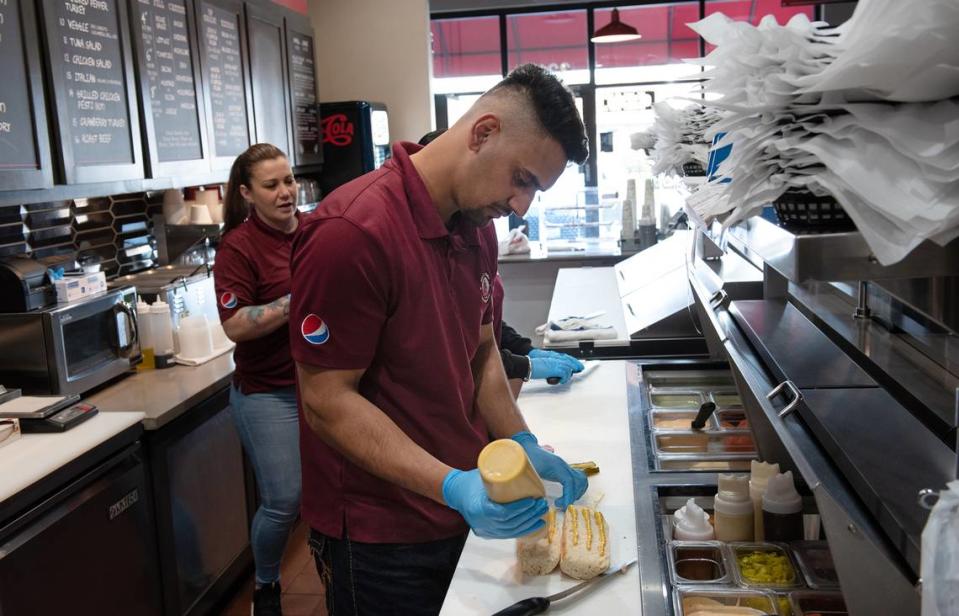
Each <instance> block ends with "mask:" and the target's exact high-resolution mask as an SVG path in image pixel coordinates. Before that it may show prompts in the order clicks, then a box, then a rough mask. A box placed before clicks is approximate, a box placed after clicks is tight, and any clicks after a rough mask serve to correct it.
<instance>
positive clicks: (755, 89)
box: [689, 0, 959, 264]
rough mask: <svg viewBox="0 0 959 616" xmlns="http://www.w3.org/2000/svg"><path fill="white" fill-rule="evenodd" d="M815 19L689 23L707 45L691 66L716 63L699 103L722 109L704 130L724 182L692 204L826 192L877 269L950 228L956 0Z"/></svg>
mask: <svg viewBox="0 0 959 616" xmlns="http://www.w3.org/2000/svg"><path fill="white" fill-rule="evenodd" d="M907 16H908V17H907ZM822 26H823V24H820V23H811V22H809V21H808V20H807V19H806V18H805V17H803V16H797V17H794V18H793V19H792V20H790V22H789V23H788V24H787V25H786V26H779V25H778V24H776V23H775V20H773V19H772V18H771V17H766V18H764V19H763V20H762V22H761V23H760V25H759V26H758V27H753V26H751V25H749V24H747V23H742V22H733V21H731V20H728V19H726V18H725V17H723V16H721V15H718V14H717V15H712V16H710V17H709V18H707V19H705V20H702V21H700V22H698V23H696V24H693V25H692V27H693V29H694V30H696V31H697V32H699V33H700V34H701V35H702V36H703V37H704V38H706V40H707V41H709V42H710V43H712V44H714V45H717V48H716V49H715V50H714V51H713V52H712V53H710V54H709V55H708V56H707V57H706V58H704V59H702V60H700V61H699V62H701V63H703V64H707V65H714V66H715V68H713V69H712V70H711V71H709V72H708V73H707V76H708V77H710V81H709V82H707V85H706V89H707V91H708V92H711V93H714V94H716V95H719V98H718V99H717V100H712V101H706V103H705V104H707V105H711V106H715V107H716V108H718V109H721V110H722V111H723V118H722V120H721V121H720V122H718V123H717V124H715V125H714V126H713V127H712V128H711V130H710V131H709V133H708V134H707V136H710V134H715V133H718V132H724V133H725V136H724V137H723V139H721V140H720V141H719V142H718V143H717V144H716V147H721V146H723V145H728V144H732V145H733V148H732V153H731V154H730V156H729V157H728V158H727V159H726V160H725V161H723V163H722V164H721V167H720V171H721V174H722V175H725V176H728V177H732V178H733V181H732V182H731V183H729V184H718V183H710V184H708V185H707V186H706V187H704V188H703V190H700V191H699V192H698V193H697V194H695V195H694V196H693V197H691V198H690V200H689V203H690V205H691V207H693V209H694V210H695V211H696V213H697V214H698V215H700V216H702V217H703V218H704V219H708V218H711V217H714V216H721V215H728V218H726V219H725V222H726V224H732V223H734V222H736V221H738V220H741V219H743V218H745V217H748V216H751V215H753V214H754V213H756V211H757V210H759V209H760V208H762V207H763V206H765V205H767V204H769V203H771V202H773V201H775V200H776V199H778V198H779V197H780V196H782V194H783V193H784V192H786V191H787V190H793V189H797V190H803V191H809V192H811V193H813V194H814V195H819V196H822V195H832V196H833V197H834V198H835V199H836V200H837V201H838V202H839V203H840V204H841V205H842V206H843V209H844V210H845V211H846V213H847V214H848V215H849V217H850V218H852V220H853V221H854V222H855V223H856V226H857V227H858V229H859V230H860V231H861V232H862V234H863V237H864V238H865V240H866V241H867V243H869V245H870V248H871V249H872V251H873V253H874V254H875V255H876V257H877V258H878V259H879V261H880V262H882V263H884V264H890V263H894V262H896V261H898V260H900V259H902V258H903V257H904V256H905V255H907V254H908V253H909V252H910V251H911V250H912V249H913V248H915V247H916V246H917V245H918V244H919V243H921V242H922V241H923V240H925V239H930V240H933V241H935V242H937V243H940V244H945V243H947V242H948V241H950V240H952V239H953V238H955V237H957V236H959V100H957V99H956V98H954V97H956V96H957V95H959V45H956V44H955V43H954V42H953V38H954V34H955V33H956V32H959V2H956V1H955V0H895V1H894V0H861V1H860V2H859V4H858V5H857V8H856V11H855V14H854V15H853V17H852V18H851V19H850V20H849V22H847V23H846V24H843V25H842V26H840V27H839V28H835V29H826V28H823V27H822ZM902 84H909V87H908V88H907V87H904V86H903V85H902ZM950 97H952V98H950Z"/></svg>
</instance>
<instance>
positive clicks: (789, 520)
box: [763, 471, 803, 541]
mask: <svg viewBox="0 0 959 616" xmlns="http://www.w3.org/2000/svg"><path fill="white" fill-rule="evenodd" d="M763 530H764V533H765V535H766V541H799V540H800V539H802V538H803V527H802V497H800V496H799V492H797V491H796V486H795V485H793V473H792V471H786V472H785V473H782V474H779V475H774V476H773V477H771V478H770V479H769V483H768V485H767V486H766V493H765V494H763Z"/></svg>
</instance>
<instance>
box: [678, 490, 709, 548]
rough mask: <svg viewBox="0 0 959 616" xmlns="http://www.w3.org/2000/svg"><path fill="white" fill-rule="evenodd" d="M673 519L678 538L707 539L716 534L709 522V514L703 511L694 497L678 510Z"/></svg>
mask: <svg viewBox="0 0 959 616" xmlns="http://www.w3.org/2000/svg"><path fill="white" fill-rule="evenodd" d="M673 520H674V521H675V523H676V530H675V535H676V538H677V539H681V540H688V541H706V540H708V539H713V538H714V537H715V536H716V534H715V533H714V532H713V526H712V524H710V523H709V514H707V513H706V512H705V511H703V508H702V507H700V506H699V505H697V504H696V501H695V500H693V499H689V500H688V501H686V504H685V505H683V506H682V507H680V508H679V509H677V510H676V513H674V514H673Z"/></svg>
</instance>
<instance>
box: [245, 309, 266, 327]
mask: <svg viewBox="0 0 959 616" xmlns="http://www.w3.org/2000/svg"><path fill="white" fill-rule="evenodd" d="M264 312H266V308H265V307H264V306H247V308H246V318H247V319H249V320H250V322H251V323H253V324H254V325H259V324H260V319H261V318H262V317H263V313H264Z"/></svg>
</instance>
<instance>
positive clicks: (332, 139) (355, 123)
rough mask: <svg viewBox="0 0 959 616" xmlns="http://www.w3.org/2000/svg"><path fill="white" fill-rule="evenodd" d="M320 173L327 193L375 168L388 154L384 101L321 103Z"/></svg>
mask: <svg viewBox="0 0 959 616" xmlns="http://www.w3.org/2000/svg"><path fill="white" fill-rule="evenodd" d="M320 116H321V117H322V118H323V120H322V123H323V173H322V175H321V177H320V183H321V185H322V188H323V194H324V195H327V194H329V193H330V191H332V190H334V189H335V188H337V187H338V186H340V185H342V184H345V183H346V182H349V181H350V180H352V179H354V178H357V177H359V176H361V175H363V174H364V173H368V172H370V171H373V170H374V169H377V168H378V167H379V166H380V165H382V164H383V163H384V162H386V159H388V158H389V157H390V124H389V116H388V115H387V112H386V105H384V104H382V103H372V102H369V101H342V102H335V103H322V104H321V105H320Z"/></svg>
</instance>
